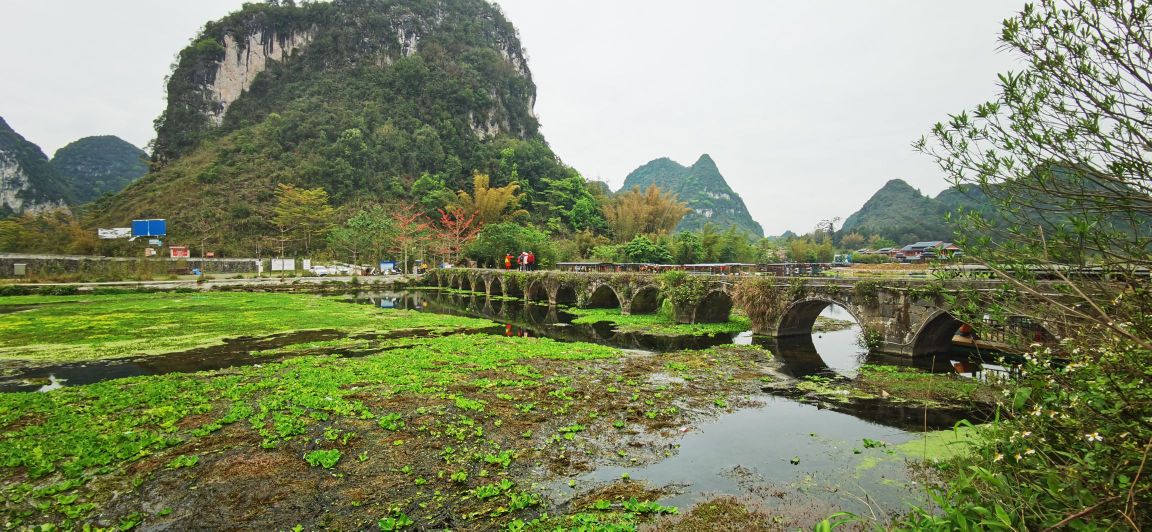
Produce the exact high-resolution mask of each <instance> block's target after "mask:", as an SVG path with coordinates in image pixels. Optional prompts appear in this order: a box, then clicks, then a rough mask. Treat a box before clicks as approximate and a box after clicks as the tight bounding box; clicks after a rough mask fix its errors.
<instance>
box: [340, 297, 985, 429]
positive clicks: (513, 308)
mask: <svg viewBox="0 0 1152 532" xmlns="http://www.w3.org/2000/svg"><path fill="white" fill-rule="evenodd" d="M355 299H356V300H357V301H360V302H363V303H367V304H373V305H377V306H380V307H383V308H400V309H409V310H417V311H421V312H436V313H440V314H450V315H459V316H468V317H481V318H487V319H490V320H492V321H495V322H497V323H499V324H500V325H498V326H495V327H492V328H491V329H489V330H486V331H484V332H487V333H489V334H499V335H505V336H527V337H547V338H552V339H555V340H560V341H579V342H592V343H599V344H603V345H610V346H613V347H617V348H621V349H635V350H643V351H652V352H658V353H659V352H670V351H677V350H685V349H706V348H709V347H713V346H720V345H729V344H745V345H748V344H755V345H759V346H761V347H764V348H766V349H768V350H769V351H771V352H772V353H773V354H774V355H775V357H776V358H777V359H778V360H779V361H781V362H782V366H781V368H780V371H781V373H783V374H785V375H787V376H790V377H793V378H804V377H807V376H813V375H814V376H822V377H828V378H833V379H839V378H852V377H855V376H856V373H857V371H858V370H859V367H860V366H861V365H862V364H876V365H896V366H906V367H916V368H919V369H922V370H925V371H931V372H935V373H961V374H962V375H964V376H967V377H974V378H980V379H984V378H993V379H995V378H1002V377H1003V376H1004V375H1006V371H1007V370H1005V369H1004V368H1003V367H1002V366H998V365H995V364H987V363H985V362H982V361H981V360H979V359H975V358H972V357H970V356H968V355H967V354H966V353H963V352H957V353H952V354H943V355H939V356H933V357H916V358H908V357H902V356H898V355H895V356H894V355H886V354H882V353H876V352H869V351H868V350H867V349H866V348H864V347H861V346H860V345H859V343H858V337H859V332H860V327H859V325H855V324H854V325H852V326H851V327H849V328H847V329H844V330H838V331H829V332H817V333H813V334H811V335H807V336H789V337H784V338H772V337H765V336H753V335H752V334H751V332H750V331H746V332H743V333H737V334H730V333H726V334H710V335H685V336H665V335H654V334H645V333H635V332H619V331H617V330H616V329H615V327H614V324H612V323H611V322H598V323H593V324H573V323H571V322H572V320H573V319H574V318H575V317H576V316H575V315H573V314H571V313H568V312H565V310H564V309H563V308H558V307H555V306H548V305H544V304H534V303H531V302H528V303H525V302H524V301H521V300H515V299H505V298H490V297H487V296H485V295H483V294H466V293H459V292H441V291H435V290H419V291H399V292H386V293H361V294H357V295H356V296H355ZM822 315H824V316H828V317H832V318H835V319H841V320H851V319H852V317H851V315H850V314H848V313H847V312H846V311H844V310H843V309H841V308H839V307H836V306H830V307H828V308H827V309H826V310H825V311H824V313H823V314H822ZM958 369H962V370H963V372H961V371H958ZM777 392H778V391H777V390H773V393H777ZM832 408H833V409H836V410H839V411H843V412H845V413H848V414H851V415H854V416H856V417H860V418H862V419H868V420H871V421H874V422H876V423H881V424H884V425H888V426H893V427H900V428H903V429H908V430H912V429H916V428H920V429H922V428H923V427H924V426H925V423H928V426H929V427H936V428H948V427H951V426H952V425H953V424H954V423H956V422H957V421H959V420H960V419H968V420H970V421H974V422H975V421H981V420H983V419H984V418H985V415H984V414H983V413H979V412H972V411H970V410H967V409H964V408H956V409H939V408H937V409H932V410H930V411H927V412H926V410H925V409H924V408H923V407H922V406H912V405H908V406H901V405H893V404H891V402H888V401H882V400H855V401H852V402H850V403H845V404H842V405H833V406H832Z"/></svg>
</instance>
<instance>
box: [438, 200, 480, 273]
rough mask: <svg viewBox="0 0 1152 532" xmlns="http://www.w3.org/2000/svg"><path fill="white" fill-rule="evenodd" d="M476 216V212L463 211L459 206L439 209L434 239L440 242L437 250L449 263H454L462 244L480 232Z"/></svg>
mask: <svg viewBox="0 0 1152 532" xmlns="http://www.w3.org/2000/svg"><path fill="white" fill-rule="evenodd" d="M476 216H477V215H476V213H465V212H464V210H463V209H461V208H460V207H456V208H453V209H452V210H450V211H447V212H445V211H444V210H443V209H440V219H439V220H438V221H437V222H438V223H437V225H436V226H435V228H434V229H435V231H436V240H437V241H438V242H440V249H439V251H440V253H441V254H443V256H444V259H445V260H447V261H448V262H449V263H451V264H455V263H456V261H457V260H458V259H459V258H460V252H461V251H463V249H464V246H465V245H466V244H468V242H471V241H472V239H474V238H476V234H477V233H479V232H480V224H479V223H477V222H476Z"/></svg>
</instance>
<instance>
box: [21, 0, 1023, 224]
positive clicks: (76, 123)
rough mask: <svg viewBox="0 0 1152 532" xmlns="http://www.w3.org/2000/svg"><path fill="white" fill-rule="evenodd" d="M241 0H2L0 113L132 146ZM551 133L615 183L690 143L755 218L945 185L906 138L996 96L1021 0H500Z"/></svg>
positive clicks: (53, 141) (796, 217) (49, 138)
mask: <svg viewBox="0 0 1152 532" xmlns="http://www.w3.org/2000/svg"><path fill="white" fill-rule="evenodd" d="M241 3H242V1H241V0H107V1H99V2H97V1H91V0H0V79H3V82H2V83H0V116H2V117H4V119H6V120H7V121H8V123H9V125H11V126H12V127H13V128H14V129H15V130H16V131H17V132H18V133H20V134H22V135H23V136H24V137H25V138H27V139H28V140H30V141H32V142H35V143H36V144H39V145H40V146H41V147H42V148H43V149H44V151H45V152H46V153H47V154H48V155H49V156H51V154H52V153H54V152H55V151H56V150H57V149H59V148H60V147H62V146H64V145H65V144H67V143H69V142H71V141H73V140H76V139H78V138H81V137H85V136H89V135H109V134H110V135H117V136H119V137H121V138H123V139H125V140H127V141H129V142H131V143H133V144H136V145H138V146H141V147H143V146H144V145H145V144H147V143H148V141H149V140H151V139H152V138H153V137H154V132H153V130H152V120H154V119H155V118H156V117H157V116H158V115H159V114H160V112H161V111H162V109H163V106H164V77H165V76H166V75H167V74H168V73H169V71H170V66H171V64H172V62H173V61H174V58H175V56H176V53H177V52H178V51H179V50H180V49H181V48H183V47H184V46H185V45H186V44H187V43H188V41H189V40H190V39H191V38H192V37H193V36H194V35H195V34H196V33H197V32H198V31H199V29H200V28H201V27H202V26H203V25H204V23H205V22H207V21H208V20H213V19H217V18H220V17H221V16H223V15H225V14H227V13H228V12H230V11H233V10H235V9H238V8H239V6H240V5H241ZM497 3H499V4H500V5H501V7H502V8H503V9H504V12H505V14H506V15H507V16H508V18H509V19H510V20H511V21H512V23H513V24H515V25H516V27H517V28H519V30H520V34H521V37H522V41H523V44H524V47H525V48H526V49H527V51H528V55H529V66H530V68H531V70H532V74H533V77H534V79H535V81H536V85H537V94H538V99H537V104H536V113H537V115H539V117H540V121H541V123H542V125H543V132H544V135H545V137H546V138H547V139H548V142H549V143H550V144H551V145H552V148H553V150H555V152H556V153H557V154H558V155H559V156H560V157H561V158H562V159H563V160H564V161H565V162H566V163H568V164H569V165H572V166H573V167H575V168H576V169H578V170H579V171H580V172H582V173H583V174H584V175H585V177H589V178H598V179H602V180H605V181H607V182H608V183H609V184H611V185H612V186H613V188H618V187H619V186H620V185H621V184H622V183H623V181H624V176H626V175H627V174H628V173H629V172H630V171H632V170H633V169H635V168H636V167H638V166H640V165H641V164H644V163H646V162H648V161H649V160H652V159H655V158H658V157H670V158H672V159H673V160H676V161H678V162H680V163H682V164H685V165H688V164H691V163H692V162H694V161H695V160H696V159H697V158H698V157H699V156H700V154H702V153H708V154H710V155H711V156H712V158H713V159H715V161H716V164H717V165H718V166H719V167H720V171H721V173H723V174H724V176H725V177H726V178H727V179H728V182H729V184H730V185H731V186H732V188H733V189H735V190H736V192H738V193H739V194H740V195H741V196H743V197H744V201H745V203H747V204H748V207H749V209H750V210H751V212H752V217H753V218H755V219H756V220H757V221H758V222H760V223H761V224H762V225H763V226H764V229H765V231H766V232H767V233H768V234H779V233H781V232H783V231H785V230H788V229H791V230H793V231H796V232H806V231H808V230H811V229H812V228H813V227H814V226H815V224H816V223H817V222H818V221H819V220H821V219H826V218H831V217H835V216H839V217H847V216H848V215H849V214H851V213H853V212H855V211H856V210H858V209H859V208H860V206H861V205H863V203H864V202H865V201H866V200H867V199H868V197H869V196H871V194H872V193H873V192H875V191H876V190H877V189H879V188H880V187H881V186H882V185H883V184H884V183H885V182H886V181H888V180H889V179H893V178H901V179H904V180H905V181H908V182H909V183H910V184H912V186H914V187H916V188H919V189H920V190H921V191H922V192H925V193H928V194H931V195H935V194H936V193H938V192H939V191H940V190H943V189H944V188H945V187H946V186H947V184H946V183H945V181H944V179H943V176H942V174H941V173H940V172H939V171H938V170H937V168H936V167H935V165H934V164H933V163H932V162H931V161H929V160H928V159H927V158H925V157H924V156H922V155H919V154H916V153H914V152H913V151H912V150H911V148H910V147H909V144H910V142H911V141H912V140H913V139H915V138H918V137H919V136H920V135H922V134H924V133H926V132H927V131H928V129H929V128H930V127H931V126H932V124H933V123H935V122H937V121H940V120H944V119H945V118H946V117H947V115H948V113H955V112H958V111H961V110H964V109H968V108H971V107H973V106H974V105H975V104H977V103H979V102H982V101H985V100H987V99H989V98H992V97H993V96H994V95H995V92H996V86H995V80H996V73H997V72H1002V71H1005V70H1008V69H1010V68H1012V67H1013V65H1014V61H1015V59H1014V58H1013V57H1012V56H1011V55H1010V54H1008V53H1006V52H998V51H997V50H998V48H997V42H996V37H997V35H998V33H999V29H1000V22H1001V21H1002V20H1003V19H1004V18H1007V17H1009V16H1011V15H1012V14H1013V13H1015V12H1016V11H1018V10H1019V9H1020V8H1021V7H1022V5H1023V0H1019V1H1017V0H965V1H962V2H955V1H953V2H945V1H926V0H902V1H895V0H868V1H860V0H825V1H821V2H797V1H794V0H770V1H768V0H764V1H752V0H743V1H737V0H718V1H713V2H701V1H696V0H694V1H688V0H498V2H497Z"/></svg>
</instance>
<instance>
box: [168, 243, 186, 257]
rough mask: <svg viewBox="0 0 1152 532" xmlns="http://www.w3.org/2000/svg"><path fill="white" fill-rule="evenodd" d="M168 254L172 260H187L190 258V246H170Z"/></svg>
mask: <svg viewBox="0 0 1152 532" xmlns="http://www.w3.org/2000/svg"><path fill="white" fill-rule="evenodd" d="M168 254H169V255H171V256H172V258H174V259H175V258H185V259H186V258H188V257H189V255H188V246H169V247H168Z"/></svg>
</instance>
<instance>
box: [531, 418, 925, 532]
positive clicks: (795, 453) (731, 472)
mask: <svg viewBox="0 0 1152 532" xmlns="http://www.w3.org/2000/svg"><path fill="white" fill-rule="evenodd" d="M757 401H759V402H762V406H756V407H750V408H743V409H740V410H737V411H736V412H733V413H730V414H726V415H724V416H721V417H720V418H719V419H716V420H712V421H708V422H705V423H701V424H699V425H698V426H693V427H689V428H688V431H687V432H686V433H685V436H684V437H683V439H682V440H680V443H679V449H678V450H677V452H676V453H675V454H673V455H672V456H670V457H668V458H666V459H664V460H662V461H660V462H657V463H655V464H652V465H648V466H642V467H621V466H605V467H600V468H597V469H596V470H594V471H592V472H589V473H587V474H584V475H582V476H580V477H578V478H576V479H574V480H575V482H574V483H569V484H565V483H559V482H558V483H555V484H553V485H552V486H550V489H549V491H550V492H551V493H552V495H553V497H554V498H555V499H557V500H564V499H565V498H570V497H573V496H576V495H578V494H579V493H581V492H583V491H584V490H586V489H588V488H589V487H590V486H592V487H596V486H603V485H605V484H610V483H613V482H616V481H619V480H620V479H622V478H627V479H630V480H631V481H641V482H645V483H647V484H649V485H650V486H656V487H665V488H670V491H672V494H670V495H668V496H666V497H665V498H663V499H662V500H661V501H660V502H661V504H665V505H670V506H677V507H680V508H688V507H691V506H692V505H693V504H695V503H697V502H701V501H703V500H707V499H709V498H712V497H715V496H718V495H736V496H739V497H741V498H745V499H747V500H751V501H753V502H755V503H756V505H757V506H765V507H768V508H770V509H774V513H789V512H790V513H793V514H795V513H799V512H811V513H812V514H813V515H812V516H811V517H816V518H817V519H819V517H820V516H827V515H830V514H831V513H834V512H835V511H850V512H853V513H856V514H858V515H870V513H876V514H877V517H883V516H887V515H891V514H892V513H893V512H897V511H899V510H900V509H902V508H906V506H905V505H907V504H908V503H910V502H915V503H920V504H922V503H923V501H921V500H920V498H921V497H922V495H923V494H922V492H921V490H918V489H917V486H916V484H915V483H914V482H912V481H911V479H910V478H909V475H908V471H907V467H906V464H905V461H904V457H903V456H900V455H899V454H898V453H897V452H896V451H895V449H894V446H896V445H899V444H902V443H906V442H909V441H913V440H915V439H916V437H917V436H916V434H914V433H910V432H906V431H904V430H900V429H895V428H891V427H886V426H883V425H879V424H876V423H872V422H869V421H865V420H861V419H857V418H855V417H853V416H851V415H847V414H841V413H838V412H832V411H829V410H821V409H819V408H817V407H816V406H813V405H807V404H802V403H798V402H795V401H791V400H787V399H783V398H775V397H763V398H758V399H757ZM782 506H787V507H788V508H787V509H785V508H782Z"/></svg>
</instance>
